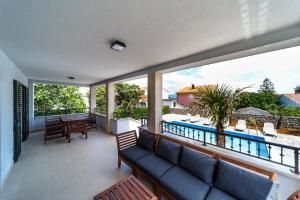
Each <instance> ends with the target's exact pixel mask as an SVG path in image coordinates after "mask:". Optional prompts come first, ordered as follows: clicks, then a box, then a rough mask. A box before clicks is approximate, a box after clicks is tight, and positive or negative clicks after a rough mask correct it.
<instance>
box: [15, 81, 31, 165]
mask: <svg viewBox="0 0 300 200" xmlns="http://www.w3.org/2000/svg"><path fill="white" fill-rule="evenodd" d="M13 90H14V91H13V94H14V97H13V99H14V137H13V138H14V162H16V161H18V158H19V156H20V154H21V149H22V148H21V147H22V141H26V140H27V138H28V135H29V113H28V109H29V108H28V97H29V93H28V88H27V87H26V86H24V85H23V84H22V83H20V82H18V81H16V80H14V83H13Z"/></svg>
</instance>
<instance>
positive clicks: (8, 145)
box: [0, 49, 28, 187]
mask: <svg viewBox="0 0 300 200" xmlns="http://www.w3.org/2000/svg"><path fill="white" fill-rule="evenodd" d="M14 79H15V80H18V81H19V82H21V83H23V84H24V85H26V86H27V85H28V79H27V78H26V76H25V75H24V74H23V73H22V72H21V71H20V70H19V68H18V67H17V66H16V65H15V64H14V63H13V62H12V61H11V60H10V59H9V58H8V57H7V56H6V55H5V53H4V52H3V51H2V50H1V49H0V184H1V185H0V186H1V187H2V186H3V184H4V181H5V179H6V178H7V176H8V174H9V171H10V169H11V167H12V166H13V80H14Z"/></svg>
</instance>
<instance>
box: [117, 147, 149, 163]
mask: <svg viewBox="0 0 300 200" xmlns="http://www.w3.org/2000/svg"><path fill="white" fill-rule="evenodd" d="M150 153H151V152H150V151H147V150H146V149H143V148H141V147H139V146H137V145H135V146H132V147H128V148H126V149H124V150H122V151H121V152H120V155H121V156H122V157H124V158H125V159H126V160H128V161H129V162H131V163H132V164H134V163H135V162H136V161H137V160H138V159H140V158H142V157H144V156H146V155H149V154H150Z"/></svg>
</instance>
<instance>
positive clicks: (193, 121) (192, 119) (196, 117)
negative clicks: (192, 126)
mask: <svg viewBox="0 0 300 200" xmlns="http://www.w3.org/2000/svg"><path fill="white" fill-rule="evenodd" d="M199 121H200V115H195V116H191V119H190V122H191V123H196V122H199Z"/></svg>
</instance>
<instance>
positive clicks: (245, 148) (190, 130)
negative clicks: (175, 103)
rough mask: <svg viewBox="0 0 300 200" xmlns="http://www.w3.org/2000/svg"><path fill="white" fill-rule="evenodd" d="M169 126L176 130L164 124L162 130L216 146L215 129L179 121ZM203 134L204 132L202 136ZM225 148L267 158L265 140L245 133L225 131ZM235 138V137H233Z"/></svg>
mask: <svg viewBox="0 0 300 200" xmlns="http://www.w3.org/2000/svg"><path fill="white" fill-rule="evenodd" d="M170 123H171V124H174V125H175V126H174V127H176V128H174V127H170V124H168V123H166V124H164V126H169V127H164V128H165V129H164V130H168V131H167V132H170V133H174V134H176V135H181V136H184V137H187V138H191V139H195V140H199V141H204V135H205V141H206V143H209V144H213V145H216V144H217V137H216V136H217V135H216V129H215V128H213V127H210V126H205V125H198V124H190V123H185V122H179V121H172V122H170ZM204 132H206V133H205V134H204ZM224 132H225V134H226V136H225V140H226V141H225V148H226V149H230V150H234V151H238V152H242V153H245V154H250V155H254V156H258V157H264V158H268V156H269V153H268V148H267V146H266V144H265V143H264V141H265V138H263V137H260V136H254V135H248V134H245V133H241V132H237V131H232V130H225V131H224ZM234 136H237V137H234ZM239 137H241V138H239ZM248 139H254V140H256V141H251V140H248ZM259 141H261V142H262V143H260V142H259Z"/></svg>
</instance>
